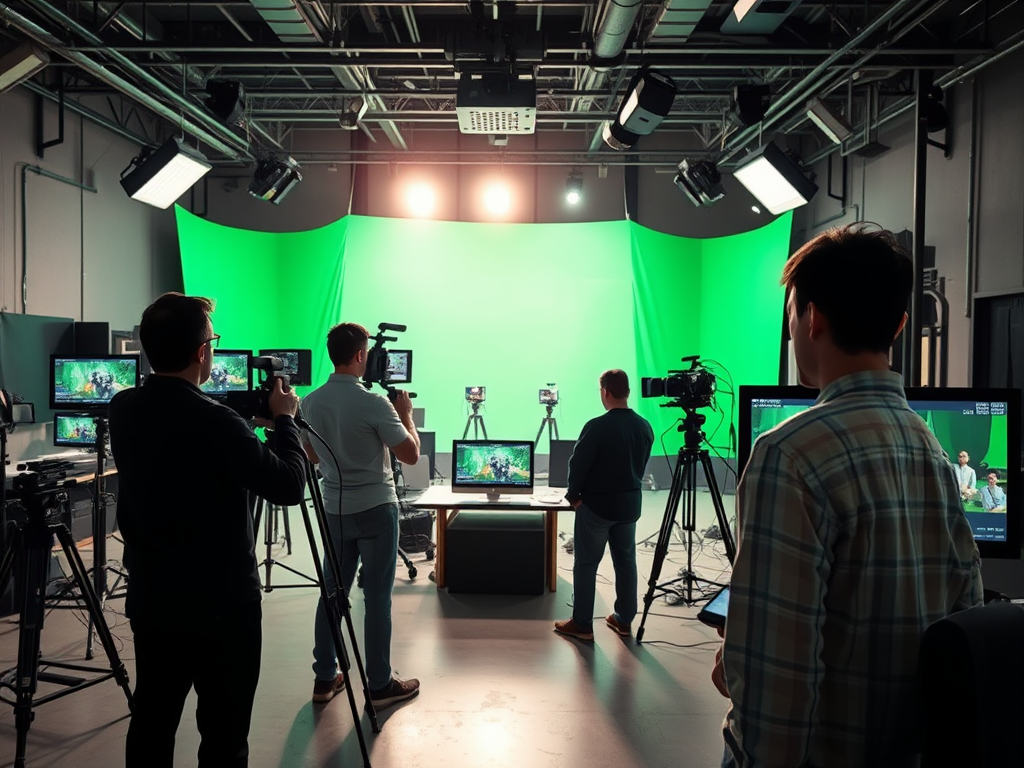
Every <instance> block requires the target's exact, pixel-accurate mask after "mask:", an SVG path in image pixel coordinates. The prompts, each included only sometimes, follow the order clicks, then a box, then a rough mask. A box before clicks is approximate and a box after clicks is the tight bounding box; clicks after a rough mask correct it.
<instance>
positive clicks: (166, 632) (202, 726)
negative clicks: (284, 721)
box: [125, 601, 263, 768]
mask: <svg viewBox="0 0 1024 768" xmlns="http://www.w3.org/2000/svg"><path fill="white" fill-rule="evenodd" d="M262 618H263V611H262V608H261V606H260V603H259V601H254V602H251V603H244V604H241V605H234V606H228V607H226V608H225V609H224V610H223V611H222V612H220V613H218V614H217V615H216V616H197V615H195V614H184V613H177V612H176V613H173V614H164V615H146V616H141V617H140V616H133V617H132V621H131V625H132V633H133V634H134V635H135V680H136V682H135V710H134V712H133V713H132V720H131V724H130V725H129V726H128V739H127V742H126V744H125V766H126V768H170V766H171V765H172V764H173V760H174V735H175V733H176V731H177V730H178V723H179V721H180V720H181V711H182V709H183V707H184V706H185V697H186V696H188V693H189V691H190V690H191V689H192V688H193V687H195V689H196V696H197V698H198V705H197V707H196V722H197V725H198V727H199V735H200V736H201V739H202V740H201V743H200V745H199V768H245V766H247V765H248V764H249V722H250V720H251V718H252V704H253V699H254V698H255V696H256V684H257V683H258V682H259V677H260V651H261V646H262V643H263V631H262V626H261V620H262Z"/></svg>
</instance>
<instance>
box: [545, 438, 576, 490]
mask: <svg viewBox="0 0 1024 768" xmlns="http://www.w3.org/2000/svg"><path fill="white" fill-rule="evenodd" d="M575 447H576V441H575V440H552V441H551V454H550V455H549V457H548V485H550V486H551V487H553V488H567V487H568V486H569V457H570V456H572V449H573V448H575Z"/></svg>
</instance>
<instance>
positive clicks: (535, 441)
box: [533, 419, 547, 446]
mask: <svg viewBox="0 0 1024 768" xmlns="http://www.w3.org/2000/svg"><path fill="white" fill-rule="evenodd" d="M545 422H547V419H541V420H540V429H538V430H537V439H536V440H534V441H533V444H534V445H535V446H538V445H540V436H541V435H543V434H544V424H545Z"/></svg>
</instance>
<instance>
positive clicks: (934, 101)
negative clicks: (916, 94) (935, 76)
mask: <svg viewBox="0 0 1024 768" xmlns="http://www.w3.org/2000/svg"><path fill="white" fill-rule="evenodd" d="M942 97H943V93H942V89H941V88H940V87H939V86H937V85H933V86H932V87H931V88H929V89H928V93H927V94H925V119H926V120H927V122H928V133H937V132H938V131H943V130H945V129H946V128H947V127H948V126H949V114H948V113H947V112H946V108H945V107H944V106H942Z"/></svg>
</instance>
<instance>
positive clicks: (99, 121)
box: [21, 80, 152, 147]
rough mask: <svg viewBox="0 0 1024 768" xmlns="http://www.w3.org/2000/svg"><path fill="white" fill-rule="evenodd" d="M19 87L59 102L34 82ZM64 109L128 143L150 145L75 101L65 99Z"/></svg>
mask: <svg viewBox="0 0 1024 768" xmlns="http://www.w3.org/2000/svg"><path fill="white" fill-rule="evenodd" d="M21 86H22V87H23V88H27V89H28V90H30V91H32V92H33V93H36V94H38V95H40V96H42V97H43V98H44V99H47V100H48V101H52V102H54V103H59V102H60V96H58V95H57V94H56V93H54V92H53V91H51V90H50V89H49V88H47V87H46V86H44V85H41V84H40V83H37V82H36V81H35V80H25V81H24V82H22V83H21ZM64 109H66V110H68V111H69V112H74V113H75V114H76V115H81V116H82V117H84V118H85V119H86V120H89V121H90V122H92V123H95V124H96V125H98V126H100V127H101V128H105V129H106V130H108V131H110V132H111V133H115V134H117V135H118V136H120V137H121V138H123V139H127V140H128V141H130V142H132V143H133V144H138V145H139V146H140V147H145V146H149V145H151V144H152V142H151V141H150V140H149V139H147V138H145V137H143V136H137V135H136V134H134V133H132V132H131V131H129V130H128V129H127V128H125V127H124V126H123V125H120V124H118V123H115V122H114V121H113V120H110V119H109V118H107V117H104V116H103V115H101V114H99V113H98V112H94V111H93V110H91V109H89V108H88V107H86V106H83V105H82V104H79V103H78V102H77V101H73V100H71V99H68V98H65V99H64Z"/></svg>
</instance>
